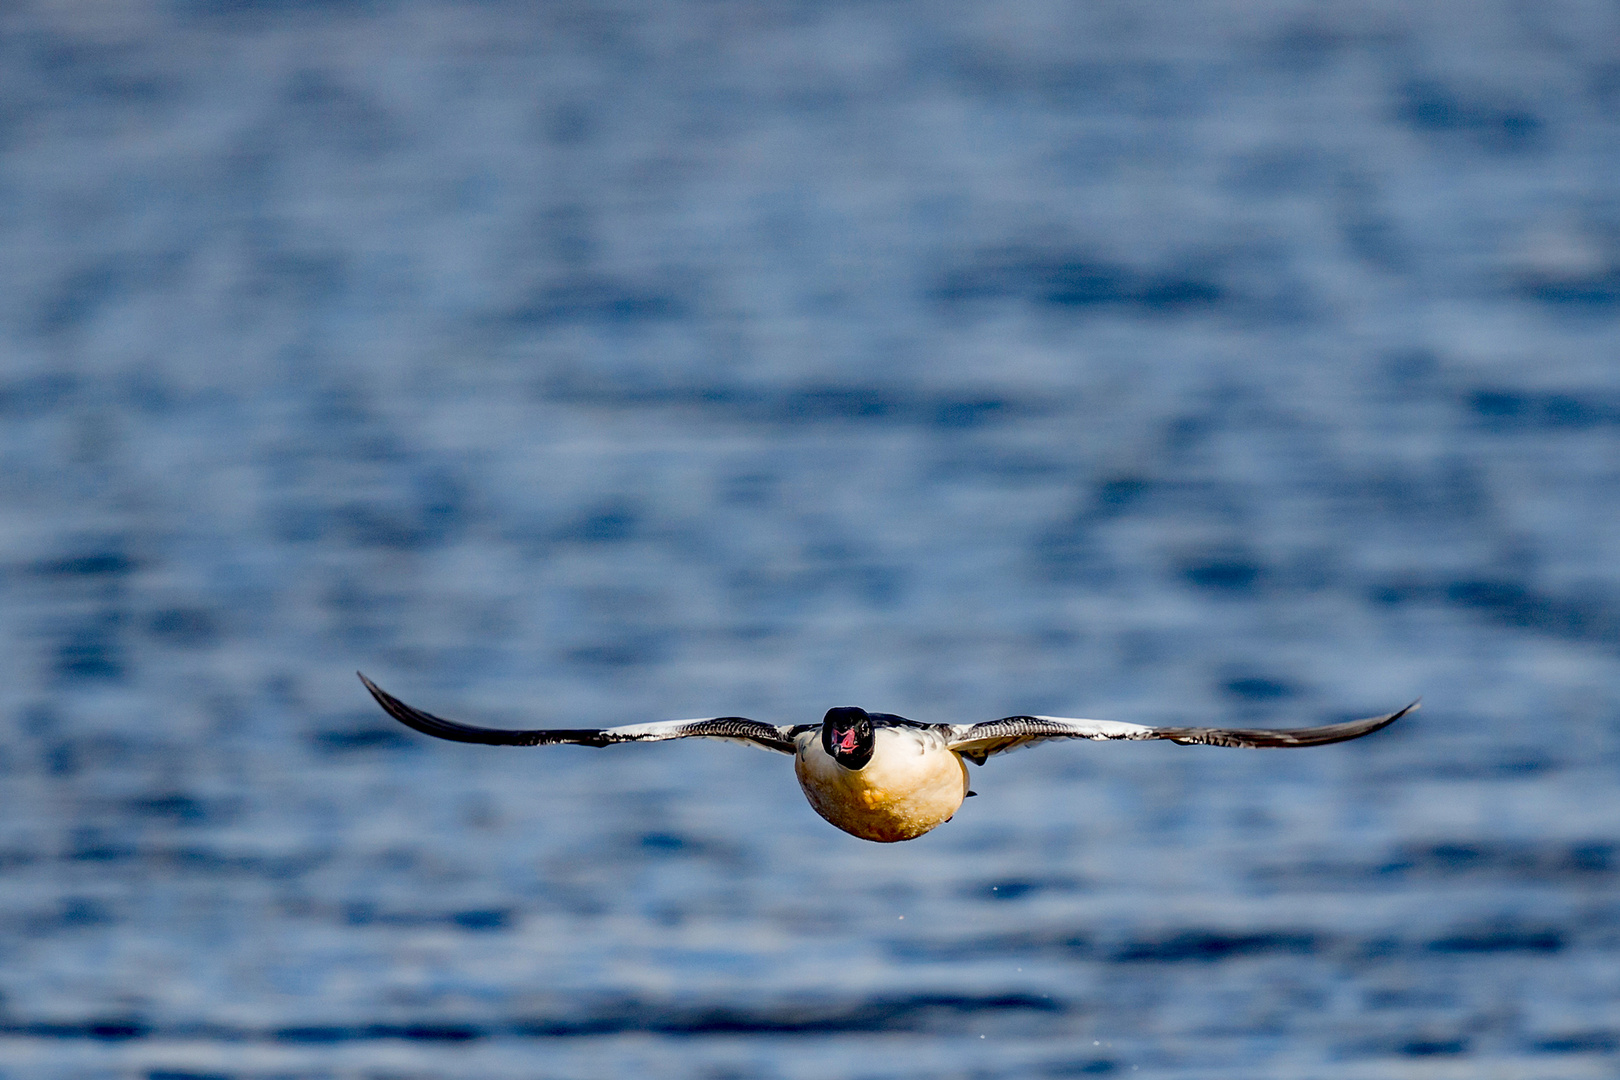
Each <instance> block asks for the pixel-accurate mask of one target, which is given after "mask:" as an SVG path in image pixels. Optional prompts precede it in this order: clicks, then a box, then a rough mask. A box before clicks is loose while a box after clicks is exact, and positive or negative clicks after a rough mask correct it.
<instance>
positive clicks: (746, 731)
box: [355, 672, 793, 754]
mask: <svg viewBox="0 0 1620 1080" xmlns="http://www.w3.org/2000/svg"><path fill="white" fill-rule="evenodd" d="M355 674H356V675H360V681H361V682H363V683H365V685H366V689H367V690H369V691H371V696H372V697H374V698H376V699H377V704H378V705H381V706H382V708H383V711H384V712H386V713H387V714H388V715H389V716H392V717H393V718H394V719H395V720H398V721H399V722H400V723H402V724H404V725H405V726H406V727H408V728H414V729H415V730H417V731H420V732H421V733H422V734H424V735H432V736H433V737H434V738H436V739H448V740H450V741H451V742H463V743H481V744H483V745H485V746H553V745H556V744H559V743H572V744H574V745H577V746H607V745H609V744H611V743H621V742H663V741H665V740H667V739H725V740H727V741H729V742H741V743H748V744H750V745H753V746H760V747H764V748H765V749H767V750H776V751H779V752H781V753H784V754H791V753H793V740H792V738H791V737H790V736H789V735H788V733H786V732H785V731H783V730H782V729H781V728H777V727H773V726H772V725H770V724H765V723H761V722H760V721H758V720H750V719H748V718H747V717H746V716H711V717H707V718H705V719H701V720H661V721H658V722H656V723H651V724H629V725H626V726H624V727H611V728H538V729H533V730H528V731H512V730H507V729H504V728H486V727H474V726H473V725H471V724H461V723H457V722H456V721H454V720H446V719H444V718H443V717H442V716H434V715H433V714H432V713H428V712H423V711H422V710H421V709H417V708H413V707H412V706H410V705H407V704H405V703H404V702H403V701H401V700H399V699H398V698H396V697H394V696H393V695H392V694H390V693H388V691H386V690H384V689H383V688H382V687H380V686H378V685H377V684H376V683H374V682H372V681H371V680H370V679H368V678H366V677H365V676H364V675H361V674H360V672H355Z"/></svg>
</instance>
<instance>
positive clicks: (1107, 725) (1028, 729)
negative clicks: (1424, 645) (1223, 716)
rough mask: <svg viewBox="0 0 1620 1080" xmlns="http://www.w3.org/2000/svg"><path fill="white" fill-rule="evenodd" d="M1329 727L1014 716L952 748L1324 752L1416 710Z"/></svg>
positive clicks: (979, 728) (968, 752)
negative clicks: (1059, 742)
mask: <svg viewBox="0 0 1620 1080" xmlns="http://www.w3.org/2000/svg"><path fill="white" fill-rule="evenodd" d="M1417 707H1418V703H1417V702H1415V701H1414V702H1412V704H1410V705H1408V706H1407V707H1406V708H1404V709H1402V710H1400V711H1399V712H1392V713H1386V714H1385V715H1383V716H1369V717H1368V718H1367V719H1365V720H1350V721H1347V722H1345V723H1342V724H1324V725H1322V726H1321V727H1308V728H1284V729H1273V728H1208V727H1145V726H1143V725H1141V724H1122V723H1118V722H1116V721H1112V720H1075V719H1070V718H1069V717H1065V716H1008V717H1005V718H1003V719H1001V720H991V721H989V722H988V723H983V724H955V725H952V726H951V728H950V734H949V735H948V736H947V738H948V740H949V743H948V745H949V746H950V748H951V749H952V750H955V751H956V752H957V753H959V754H961V755H962V756H963V757H965V758H967V759H968V760H969V761H972V762H975V763H977V764H979V765H983V764H984V762H985V759H986V758H988V757H989V756H990V755H991V754H999V753H1001V752H1002V751H1003V750H1011V749H1013V748H1014V747H1016V746H1023V745H1025V744H1026V743H1032V742H1041V741H1044V740H1046V739H1168V740H1170V741H1171V742H1178V743H1183V744H1187V745H1193V744H1198V743H1202V744H1205V745H1209V746H1322V745H1324V744H1326V743H1336V742H1344V741H1345V740H1346V739H1359V738H1361V737H1362V736H1363V735H1371V734H1372V733H1373V732H1375V731H1377V730H1378V729H1379V728H1384V727H1388V726H1389V725H1390V724H1393V723H1394V722H1395V721H1397V720H1399V719H1400V718H1401V717H1403V716H1405V715H1406V714H1407V713H1409V712H1411V711H1412V710H1413V709H1416V708H1417Z"/></svg>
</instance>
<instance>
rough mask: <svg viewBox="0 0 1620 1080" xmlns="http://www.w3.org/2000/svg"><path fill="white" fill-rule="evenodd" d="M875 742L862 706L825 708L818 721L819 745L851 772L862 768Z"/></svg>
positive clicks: (869, 722) (870, 723)
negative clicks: (825, 712) (823, 715)
mask: <svg viewBox="0 0 1620 1080" xmlns="http://www.w3.org/2000/svg"><path fill="white" fill-rule="evenodd" d="M875 745H876V742H875V736H874V735H873V733H872V718H871V717H870V716H867V715H866V710H865V709H828V710H827V715H826V717H825V718H824V719H823V720H822V721H821V748H822V749H823V750H825V751H827V753H829V754H831V755H832V759H833V760H834V761H836V762H838V764H840V765H842V766H843V767H844V768H846V769H849V770H850V771H851V772H854V771H857V770H860V769H864V768H865V767H866V763H867V762H868V761H871V760H872V748H873V746H875Z"/></svg>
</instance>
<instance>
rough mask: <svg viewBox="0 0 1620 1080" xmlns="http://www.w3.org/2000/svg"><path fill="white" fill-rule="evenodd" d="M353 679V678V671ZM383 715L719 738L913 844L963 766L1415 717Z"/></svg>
mask: <svg viewBox="0 0 1620 1080" xmlns="http://www.w3.org/2000/svg"><path fill="white" fill-rule="evenodd" d="M356 674H359V673H358V672H356ZM360 681H361V682H363V683H365V684H366V689H367V690H370V691H371V696H372V697H374V698H376V699H377V704H379V705H381V706H382V707H383V711H384V712H386V713H387V714H388V715H389V716H392V717H393V718H394V719H395V720H398V721H399V722H400V723H402V724H404V725H405V726H406V727H409V728H415V729H416V730H417V731H420V732H421V733H422V734H424V735H432V736H434V737H435V738H439V739H449V740H450V741H451V742H464V743H482V744H483V745H486V746H550V745H552V744H554V743H574V744H576V745H580V746H607V745H609V744H610V743H621V742H662V741H664V740H666V739H725V740H726V741H728V742H737V743H747V744H749V745H752V746H758V747H763V748H764V749H766V750H776V751H778V752H780V753H783V754H792V755H793V771H794V773H795V774H796V775H797V776H798V778H799V786H800V787H801V788H803V789H804V795H805V798H807V799H809V800H810V805H811V806H812V807H813V808H814V809H815V811H816V813H818V814H820V815H821V816H822V817H824V818H826V819H827V820H828V821H830V822H831V823H832V824H834V825H836V826H837V827H838V828H840V829H842V830H844V831H845V832H847V833H850V834H852V835H854V836H858V837H860V838H861V839H863V840H875V841H877V842H879V843H893V842H895V841H898V840H915V839H916V838H917V837H919V836H921V835H922V834H923V833H925V832H928V831H929V830H931V829H934V828H937V827H938V826H940V825H943V824H945V822H947V821H949V820H951V817H952V816H953V815H954V814H955V813H956V811H957V809H958V808H960V807H961V805H962V801H963V800H964V799H966V798H967V797H968V796H970V795H976V794H978V793H977V792H975V791H971V790H969V788H968V771H967V766H966V765H965V764H963V762H964V761H971V762H973V763H974V764H975V765H983V764H984V763H985V761H986V760H988V759H989V758H990V756H991V755H993V754H999V753H1002V752H1003V751H1006V750H1011V749H1013V748H1015V747H1019V746H1024V745H1027V744H1029V743H1037V742H1045V741H1046V740H1048V739H1168V740H1169V741H1171V742H1176V743H1182V744H1183V745H1194V744H1202V745H1206V746H1256V747H1261V746H1324V745H1326V744H1327V743H1336V742H1344V741H1345V740H1346V739H1359V738H1361V737H1362V736H1363V735H1371V734H1372V733H1373V732H1375V731H1377V730H1378V729H1379V728H1384V727H1388V726H1389V725H1390V724H1393V723H1394V722H1395V721H1397V720H1399V719H1400V718H1401V717H1403V716H1405V715H1406V714H1407V713H1409V712H1411V711H1412V710H1413V709H1416V708H1417V707H1418V703H1417V702H1415V701H1414V702H1412V704H1410V705H1408V706H1407V707H1406V708H1404V709H1401V710H1400V711H1398V712H1392V713H1387V714H1385V715H1383V716H1372V717H1368V718H1367V719H1365V720H1350V721H1347V722H1345V723H1342V724H1324V725H1322V726H1320V727H1308V728H1289V729H1283V730H1272V729H1263V728H1261V729H1251V728H1209V727H1144V726H1143V725H1141V724H1124V723H1120V722H1118V721H1115V720H1077V719H1071V718H1069V717H1065V716H1006V717H1003V718H1002V719H1000V720H991V721H988V722H987V723H982V724H924V723H919V722H918V721H916V720H907V719H906V718H905V717H903V716H895V715H893V714H892V713H878V712H867V711H866V710H865V709H855V708H837V709H828V710H827V715H826V716H825V717H824V718H823V719H822V721H821V723H819V724H794V725H791V726H777V725H774V724H766V723H762V722H760V721H758V720H750V719H748V718H747V717H744V716H711V717H708V718H706V719H701V720H660V721H657V722H656V723H651V724H630V725H627V726H625V727H611V728H539V729H536V730H533V731H508V730H504V729H501V728H486V727H474V726H472V725H471V724H458V723H456V722H455V721H454V720H445V719H442V718H440V717H437V716H434V715H433V714H432V713H425V712H423V711H422V710H420V709H414V708H412V707H411V706H409V705H407V704H405V703H404V702H403V701H400V700H399V699H398V698H396V697H394V696H393V695H392V694H389V693H388V692H387V691H385V690H383V689H382V688H381V687H379V686H378V685H377V684H376V683H374V682H372V681H371V680H370V679H368V678H366V677H365V676H364V675H360Z"/></svg>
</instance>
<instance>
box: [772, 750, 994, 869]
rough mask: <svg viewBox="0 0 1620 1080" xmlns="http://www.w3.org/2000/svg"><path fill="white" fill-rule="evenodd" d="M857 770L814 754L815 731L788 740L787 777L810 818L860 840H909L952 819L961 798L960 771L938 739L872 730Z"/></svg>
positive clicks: (963, 774) (964, 779) (957, 759)
mask: <svg viewBox="0 0 1620 1080" xmlns="http://www.w3.org/2000/svg"><path fill="white" fill-rule="evenodd" d="M874 736H875V740H876V741H875V744H874V746H873V749H872V759H871V760H870V761H869V762H867V764H866V767H865V768H863V769H860V770H859V771H851V770H849V769H846V768H844V767H843V766H842V765H840V764H838V762H836V761H834V760H833V759H832V757H831V755H829V754H828V753H827V752H826V751H825V750H823V749H822V748H821V731H820V729H816V730H813V731H808V732H804V733H803V734H801V735H799V736H798V738H797V739H796V740H795V742H796V749H797V753H796V755H795V757H794V762H793V771H794V773H795V774H796V775H797V776H798V778H799V786H800V787H801V788H803V789H804V794H805V797H806V798H807V799H809V800H810V805H811V806H812V807H814V808H815V811H816V813H818V814H820V815H821V816H822V817H824V818H826V819H827V820H828V821H830V822H832V823H833V824H834V825H836V826H838V827H839V828H840V829H843V830H844V831H845V832H847V833H852V834H854V835H855V836H859V837H861V838H862V839H864V840H877V841H880V842H883V843H892V842H894V841H896V840H911V839H913V838H915V837H918V836H921V835H922V834H923V833H925V832H927V831H928V830H930V829H932V828H934V827H935V826H937V825H943V824H944V823H945V822H947V821H949V820H950V819H951V815H952V814H955V813H956V811H957V808H958V807H960V806H961V805H962V800H963V799H965V798H966V797H967V790H968V774H967V766H966V765H964V764H963V763H962V758H961V756H960V755H958V754H956V753H955V752H953V751H952V750H950V749H949V748H948V747H947V746H946V745H945V740H944V738H943V737H941V736H940V735H939V734H937V733H935V732H932V731H927V730H922V729H918V728H878V729H877V731H876V732H874Z"/></svg>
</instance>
